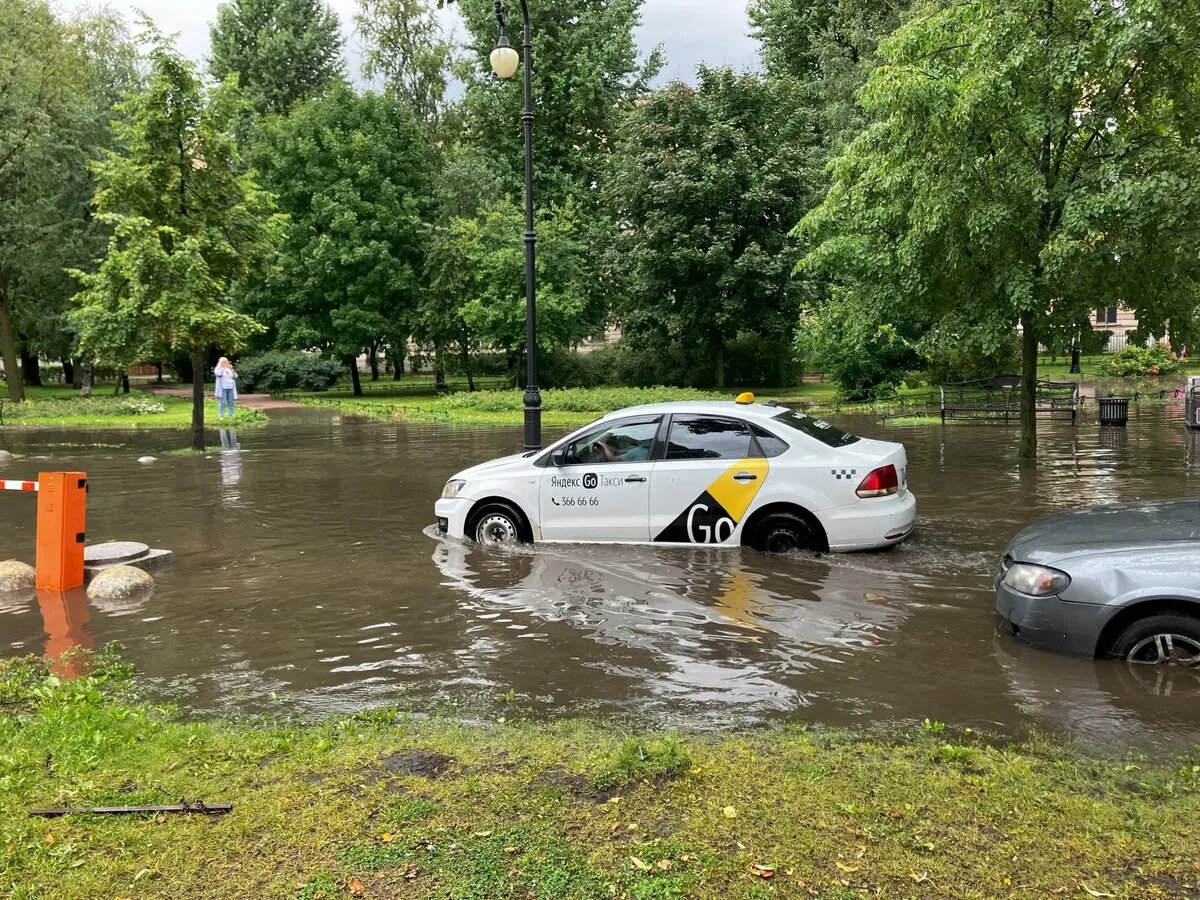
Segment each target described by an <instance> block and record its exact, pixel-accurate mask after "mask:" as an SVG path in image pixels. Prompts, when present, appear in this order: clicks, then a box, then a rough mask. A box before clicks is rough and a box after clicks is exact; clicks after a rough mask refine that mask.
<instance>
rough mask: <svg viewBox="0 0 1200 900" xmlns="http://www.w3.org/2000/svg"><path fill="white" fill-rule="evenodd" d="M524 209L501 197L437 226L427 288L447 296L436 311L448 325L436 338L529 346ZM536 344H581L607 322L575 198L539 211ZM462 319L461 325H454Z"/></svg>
mask: <svg viewBox="0 0 1200 900" xmlns="http://www.w3.org/2000/svg"><path fill="white" fill-rule="evenodd" d="M524 215H525V214H524V211H523V209H522V207H520V206H518V205H517V204H516V203H513V202H509V201H507V200H500V201H497V202H494V203H491V204H489V205H487V206H485V207H483V208H482V209H481V210H480V211H479V214H478V215H476V216H473V217H469V218H468V217H455V218H452V219H450V220H449V222H448V223H447V224H446V225H445V226H443V227H441V228H438V229H437V230H436V231H435V232H434V235H433V240H432V244H431V246H430V250H429V273H430V291H431V293H432V294H433V295H434V296H435V297H438V298H442V304H441V306H440V307H439V310H438V312H437V316H438V317H440V319H441V321H442V324H443V325H444V326H446V325H448V326H450V328H451V330H449V331H442V332H441V334H440V335H438V334H437V332H436V331H433V332H431V333H432V334H434V336H435V339H436V338H437V337H438V336H440V337H441V339H442V340H450V339H452V336H453V337H455V338H459V339H463V338H465V339H468V340H472V341H478V342H481V343H483V344H485V345H488V346H492V347H500V348H503V349H506V350H510V351H519V350H520V349H521V348H523V347H524V345H525V337H526V335H525V321H526V316H525V313H526V303H525V250H524V246H523V244H522V242H521V241H520V240H518V239H517V236H518V235H520V234H521V233H522V232H523V231H524V228H525V226H524ZM537 230H538V245H537V247H538V252H537V322H538V345H539V346H540V347H542V348H544V349H547V350H549V349H551V348H553V347H563V346H567V345H571V344H576V343H578V342H579V341H581V340H583V339H584V338H585V337H588V336H589V335H591V334H594V333H596V332H597V331H599V330H600V329H601V328H602V327H603V324H604V315H605V309H604V306H603V302H602V300H603V297H602V296H601V295H600V294H599V293H598V292H597V291H595V290H594V289H592V288H591V286H590V285H589V284H588V273H589V271H590V268H589V266H588V265H587V256H588V252H589V248H588V246H587V244H586V241H585V232H584V226H583V223H582V222H581V219H580V217H579V211H578V209H577V207H576V206H575V204H574V203H573V202H571V201H567V202H566V203H565V204H564V205H562V206H555V207H542V208H541V209H540V210H539V211H538V214H537ZM455 324H457V326H458V328H457V331H455V330H453V329H454V326H455Z"/></svg>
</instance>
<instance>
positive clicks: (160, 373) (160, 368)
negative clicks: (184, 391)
mask: <svg viewBox="0 0 1200 900" xmlns="http://www.w3.org/2000/svg"><path fill="white" fill-rule="evenodd" d="M156 365H157V366H158V377H157V378H156V379H154V383H155V384H162V383H163V364H162V363H156Z"/></svg>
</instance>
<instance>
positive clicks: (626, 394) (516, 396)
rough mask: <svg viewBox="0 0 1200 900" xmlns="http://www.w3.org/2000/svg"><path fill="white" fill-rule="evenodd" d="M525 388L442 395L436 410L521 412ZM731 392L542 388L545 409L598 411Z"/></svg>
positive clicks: (710, 397) (708, 397)
mask: <svg viewBox="0 0 1200 900" xmlns="http://www.w3.org/2000/svg"><path fill="white" fill-rule="evenodd" d="M524 396H525V393H524V391H520V390H513V391H476V392H475V393H473V394H471V393H466V392H460V393H457V394H448V395H447V396H445V397H439V398H438V400H437V401H436V402H435V403H434V405H433V408H434V409H437V410H473V411H475V412H520V411H521V410H522V409H524V408H525V403H524ZM728 399H729V395H728V394H713V393H707V392H705V391H697V390H693V389H691V388H669V387H652V388H642V387H601V388H566V389H562V390H555V389H551V390H547V391H543V392H542V409H543V410H544V411H546V412H573V413H598V412H611V411H612V410H614V409H623V408H624V407H626V406H639V405H641V404H643V403H665V402H667V401H670V400H728Z"/></svg>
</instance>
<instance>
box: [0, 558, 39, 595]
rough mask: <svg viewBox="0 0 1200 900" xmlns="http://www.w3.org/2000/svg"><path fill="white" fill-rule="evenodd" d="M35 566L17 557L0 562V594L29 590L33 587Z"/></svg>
mask: <svg viewBox="0 0 1200 900" xmlns="http://www.w3.org/2000/svg"><path fill="white" fill-rule="evenodd" d="M33 582H34V571H33V566H30V565H27V564H26V563H23V562H19V561H17V560H15V559H6V560H4V562H0V594H8V593H12V592H14V591H28V590H30V589H31V588H32V587H33Z"/></svg>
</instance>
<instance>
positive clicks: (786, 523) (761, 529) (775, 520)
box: [750, 513, 817, 553]
mask: <svg viewBox="0 0 1200 900" xmlns="http://www.w3.org/2000/svg"><path fill="white" fill-rule="evenodd" d="M750 546H751V547H753V548H754V549H755V550H758V551H760V552H761V553H798V552H800V551H801V550H815V549H817V542H816V540H815V538H814V537H813V533H812V529H811V528H810V527H809V525H808V523H807V522H805V521H804V520H803V519H802V518H800V517H799V516H797V515H795V514H794V513H772V514H771V515H769V516H767V517H766V518H765V519H763V520H762V521H761V522H759V523H758V526H757V527H756V528H755V529H754V537H753V538H751V540H750Z"/></svg>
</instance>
